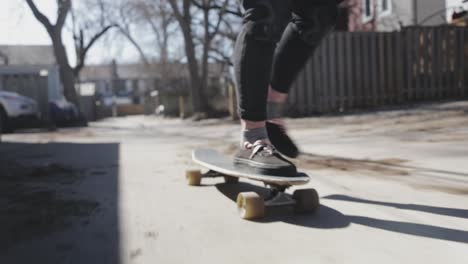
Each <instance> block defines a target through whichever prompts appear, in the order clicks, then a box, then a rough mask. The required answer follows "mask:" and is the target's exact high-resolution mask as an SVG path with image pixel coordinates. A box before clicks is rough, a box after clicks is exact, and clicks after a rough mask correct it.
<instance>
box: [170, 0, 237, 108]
mask: <svg viewBox="0 0 468 264" xmlns="http://www.w3.org/2000/svg"><path fill="white" fill-rule="evenodd" d="M168 2H169V4H170V6H171V8H172V11H173V14H174V17H175V18H176V20H177V22H178V24H179V27H180V29H181V32H182V36H183V39H184V44H185V55H186V57H187V64H188V68H189V73H190V80H191V96H192V106H193V109H194V112H207V111H209V110H210V109H209V108H210V107H209V104H208V102H207V98H206V96H205V94H204V88H205V87H207V85H208V73H209V59H210V54H211V53H212V52H213V41H214V40H215V38H216V37H217V36H218V35H219V34H220V33H221V32H222V31H221V28H222V25H223V24H225V22H226V20H225V17H226V16H229V15H236V16H239V15H240V12H239V11H238V9H234V10H233V9H231V7H232V4H231V3H232V2H233V1H232V0H168ZM194 10H197V11H200V12H201V14H200V13H197V12H194ZM197 22H198V23H197ZM194 27H199V28H202V29H203V30H202V33H201V36H197V34H196V33H197V32H195V30H194ZM197 44H200V45H201V46H202V48H201V49H200V50H201V55H199V54H198V53H197ZM200 68H201V69H200Z"/></svg>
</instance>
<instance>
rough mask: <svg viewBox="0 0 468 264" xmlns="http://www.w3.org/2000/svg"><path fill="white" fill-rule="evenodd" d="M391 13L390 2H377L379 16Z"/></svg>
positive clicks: (382, 0) (381, 0)
mask: <svg viewBox="0 0 468 264" xmlns="http://www.w3.org/2000/svg"><path fill="white" fill-rule="evenodd" d="M391 13H392V0H379V16H386V15H390V14H391Z"/></svg>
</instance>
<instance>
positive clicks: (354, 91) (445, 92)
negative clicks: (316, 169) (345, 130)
mask: <svg viewBox="0 0 468 264" xmlns="http://www.w3.org/2000/svg"><path fill="white" fill-rule="evenodd" d="M466 63H468V28H462V27H452V26H442V27H409V28H406V29H404V30H403V31H401V32H352V33H350V32H336V33H333V34H331V35H330V36H329V37H328V38H326V39H325V40H324V41H323V43H322V45H321V46H320V47H319V48H318V50H317V52H316V53H315V54H314V56H313V57H312V58H311V59H310V61H309V62H308V63H307V65H306V67H305V69H304V70H303V72H302V73H300V74H299V76H298V78H297V80H296V82H295V84H294V87H293V88H292V90H291V93H290V114H291V115H294V116H305V115H312V114H320V113H333V112H344V111H347V110H350V109H363V108H375V107H381V106H386V105H395V104H407V103H412V102H422V101H431V100H441V99H462V98H466V97H467V96H468V65H466Z"/></svg>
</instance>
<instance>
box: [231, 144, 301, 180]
mask: <svg viewBox="0 0 468 264" xmlns="http://www.w3.org/2000/svg"><path fill="white" fill-rule="evenodd" d="M234 163H235V164H236V165H239V166H242V167H244V168H248V169H249V170H253V172H254V173H257V174H264V175H272V176H281V177H294V176H296V174H297V170H296V166H294V164H292V163H291V162H290V161H289V160H287V159H285V158H283V157H282V156H281V155H280V154H279V153H278V152H277V151H276V149H275V148H274V147H273V146H272V145H271V144H268V143H266V142H264V141H257V142H255V143H254V144H253V145H249V146H246V147H241V148H240V149H239V151H238V152H237V154H236V155H235V156H234Z"/></svg>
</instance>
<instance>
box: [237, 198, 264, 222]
mask: <svg viewBox="0 0 468 264" xmlns="http://www.w3.org/2000/svg"><path fill="white" fill-rule="evenodd" d="M237 208H238V210H239V214H240V217H241V218H242V219H256V218H262V217H263V216H264V215H265V204H264V201H263V198H262V197H260V195H258V194H257V193H254V192H244V193H239V195H237Z"/></svg>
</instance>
